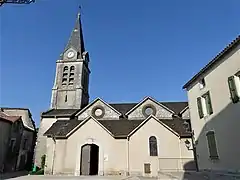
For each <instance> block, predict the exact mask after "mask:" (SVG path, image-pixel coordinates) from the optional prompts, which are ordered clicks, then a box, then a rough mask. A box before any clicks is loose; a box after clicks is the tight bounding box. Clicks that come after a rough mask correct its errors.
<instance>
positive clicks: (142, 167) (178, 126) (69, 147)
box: [42, 97, 195, 176]
mask: <svg viewBox="0 0 240 180" xmlns="http://www.w3.org/2000/svg"><path fill="white" fill-rule="evenodd" d="M182 110H183V112H182V113H183V114H185V116H186V118H187V119H183V118H181V116H182V114H180V112H181V111H182ZM60 113H61V110H58V109H54V110H50V111H48V112H45V113H44V114H43V115H42V123H43V124H44V123H45V122H48V120H50V121H52V120H53V119H54V121H55V122H54V123H53V125H52V126H51V127H50V128H49V129H48V130H47V131H46V132H45V133H44V135H45V136H47V140H46V156H47V159H46V168H45V173H46V174H74V175H96V174H98V175H126V174H131V175H144V176H157V175H158V173H159V172H161V171H182V170H184V168H185V167H184V165H185V164H187V163H189V166H188V167H187V170H194V169H195V164H194V158H193V152H192V150H190V149H188V148H187V146H186V144H185V141H186V140H188V141H189V142H191V133H190V127H188V128H189V129H188V128H185V127H186V126H184V123H186V122H189V118H188V116H187V114H188V108H187V103H186V102H158V101H155V100H154V99H152V98H150V97H147V98H145V99H144V100H143V101H141V102H139V103H132V104H124V103H123V104H108V103H106V102H104V101H103V100H101V99H96V100H95V101H93V102H92V103H90V104H89V105H88V106H86V107H85V108H83V109H82V110H78V112H77V113H75V115H73V117H72V118H71V119H70V120H64V119H62V118H61V117H59V118H58V117H57V116H58V114H60ZM53 116H55V118H53Z"/></svg>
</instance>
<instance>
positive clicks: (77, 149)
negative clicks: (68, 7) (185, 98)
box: [35, 15, 195, 176]
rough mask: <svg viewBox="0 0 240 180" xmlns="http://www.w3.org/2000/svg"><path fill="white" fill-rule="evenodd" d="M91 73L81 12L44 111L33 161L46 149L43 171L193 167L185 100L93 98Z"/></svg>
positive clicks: (149, 172) (140, 171) (144, 171)
mask: <svg viewBox="0 0 240 180" xmlns="http://www.w3.org/2000/svg"><path fill="white" fill-rule="evenodd" d="M89 74H90V69H89V54H88V52H87V51H86V50H85V46H84V41H83V33H82V25H81V20H80V15H78V17H77V20H76V23H75V27H74V29H73V31H72V33H71V36H70V39H69V41H68V44H67V46H66V48H65V49H64V51H63V53H62V54H61V55H60V59H59V60H57V68H56V77H55V82H54V86H53V89H52V99H51V107H50V110H48V111H46V112H44V113H42V115H41V123H40V128H39V133H38V140H37V146H36V155H35V163H36V165H37V166H40V165H41V157H43V156H44V155H46V164H45V174H72V175H128V174H130V175H144V176H157V175H158V173H159V172H160V171H179V170H184V169H188V170H194V169H195V164H194V157H193V151H192V150H191V148H190V147H189V145H191V144H190V142H191V140H192V139H191V138H192V133H191V126H190V120H189V109H188V103H187V102H159V101H156V100H155V99H153V98H151V97H145V98H143V100H142V101H140V102H137V103H114V104H113V103H107V102H105V101H104V100H102V99H100V98H97V99H95V100H94V101H92V102H91V103H89V93H88V84H89V83H88V82H89ZM187 142H188V143H187ZM186 164H187V166H186Z"/></svg>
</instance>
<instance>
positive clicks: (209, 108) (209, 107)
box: [203, 92, 213, 115]
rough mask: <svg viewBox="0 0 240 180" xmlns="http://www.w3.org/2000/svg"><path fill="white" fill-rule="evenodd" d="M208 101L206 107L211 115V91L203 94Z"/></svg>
mask: <svg viewBox="0 0 240 180" xmlns="http://www.w3.org/2000/svg"><path fill="white" fill-rule="evenodd" d="M203 97H204V99H205V103H206V108H207V113H208V114H209V115H210V114H212V113H213V108H212V102H211V97H210V93H209V92H207V93H206V94H204V95H203Z"/></svg>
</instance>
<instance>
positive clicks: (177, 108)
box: [160, 102, 188, 114]
mask: <svg viewBox="0 0 240 180" xmlns="http://www.w3.org/2000/svg"><path fill="white" fill-rule="evenodd" d="M160 103H161V104H163V105H164V106H166V107H168V108H169V109H171V110H173V111H174V113H175V114H179V113H180V112H181V111H182V110H183V109H185V108H186V107H188V102H160Z"/></svg>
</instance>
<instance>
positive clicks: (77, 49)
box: [50, 13, 90, 109]
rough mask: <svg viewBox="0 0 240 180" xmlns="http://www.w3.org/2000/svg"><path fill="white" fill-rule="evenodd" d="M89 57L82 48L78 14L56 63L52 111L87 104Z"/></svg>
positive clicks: (80, 106)
mask: <svg viewBox="0 0 240 180" xmlns="http://www.w3.org/2000/svg"><path fill="white" fill-rule="evenodd" d="M88 64H89V55H88V52H87V51H86V50H85V47H84V40H83V32H82V24H81V15H80V13H78V15H77V19H76V22H75V26H74V29H73V30H72V33H71V36H70V38H69V41H68V43H67V45H66V47H65V49H64V51H63V53H62V54H61V55H60V58H59V60H57V62H56V75H55V81H54V85H53V88H52V98H51V106H50V108H52V109H80V108H82V107H84V106H86V105H87V104H88V103H89V93H88V86H89V74H90V70H89V67H88Z"/></svg>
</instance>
